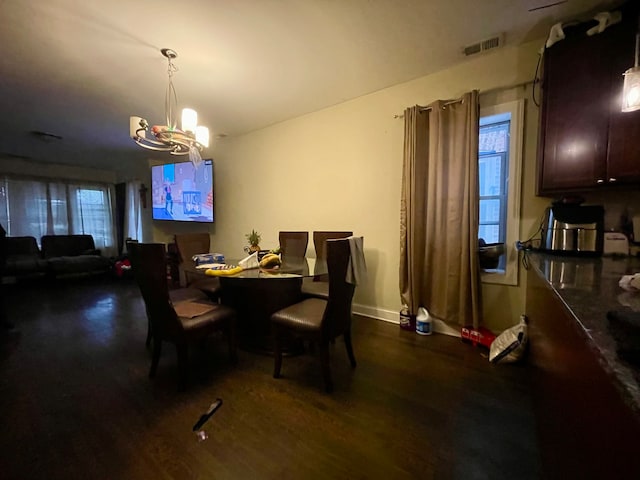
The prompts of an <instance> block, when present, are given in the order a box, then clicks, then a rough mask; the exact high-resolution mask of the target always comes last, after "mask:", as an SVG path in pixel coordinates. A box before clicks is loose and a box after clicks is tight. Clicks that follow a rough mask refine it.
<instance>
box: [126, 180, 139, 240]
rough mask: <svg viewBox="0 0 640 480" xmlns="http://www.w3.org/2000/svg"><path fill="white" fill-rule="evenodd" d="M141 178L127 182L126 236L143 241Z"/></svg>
mask: <svg viewBox="0 0 640 480" xmlns="http://www.w3.org/2000/svg"><path fill="white" fill-rule="evenodd" d="M139 185H140V181H139V180H135V181H132V182H127V190H126V198H125V207H124V212H125V213H124V238H125V240H126V239H127V238H130V239H132V240H138V241H139V242H143V241H144V240H143V238H142V210H141V205H140V193H139V192H138V188H139Z"/></svg>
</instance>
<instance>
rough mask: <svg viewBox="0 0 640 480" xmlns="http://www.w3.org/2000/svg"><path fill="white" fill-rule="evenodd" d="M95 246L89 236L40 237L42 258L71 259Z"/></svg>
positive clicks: (93, 248)
mask: <svg viewBox="0 0 640 480" xmlns="http://www.w3.org/2000/svg"><path fill="white" fill-rule="evenodd" d="M95 249H96V246H95V243H94V241H93V237H92V236H91V235H44V236H43V237H42V255H43V257H44V258H53V257H73V256H76V255H82V254H84V253H85V252H88V251H92V252H93V251H95Z"/></svg>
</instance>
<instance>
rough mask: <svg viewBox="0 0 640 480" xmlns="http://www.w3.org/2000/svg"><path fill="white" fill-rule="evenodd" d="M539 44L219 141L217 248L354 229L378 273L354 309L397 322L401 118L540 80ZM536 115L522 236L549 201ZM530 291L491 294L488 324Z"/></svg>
mask: <svg viewBox="0 0 640 480" xmlns="http://www.w3.org/2000/svg"><path fill="white" fill-rule="evenodd" d="M540 44H541V42H534V43H530V44H527V45H525V46H523V47H521V48H505V49H502V50H499V51H497V52H495V53H492V54H489V55H486V56H480V57H478V58H475V59H472V60H467V61H466V62H464V63H463V64H461V65H459V66H456V67H454V68H451V69H448V70H446V71H443V72H440V73H437V74H434V75H430V76H427V77H423V78H419V79H416V80H414V81H411V82H408V83H404V84H401V85H397V86H394V87H391V88H387V89H384V90H381V91H379V92H375V93H373V94H370V95H367V96H364V97H360V98H358V99H355V100H352V101H348V102H345V103H342V104H339V105H336V106H333V107H331V108H327V109H325V110H321V111H318V112H315V113H311V114H308V115H305V116H302V117H299V118H296V119H292V120H289V121H286V122H282V123H279V124H276V125H272V126H270V127H268V128H265V129H261V130H258V131H255V132H252V133H249V134H246V135H243V136H240V137H236V138H225V139H223V140H221V141H219V143H218V145H217V146H216V147H215V149H214V150H213V151H212V155H213V158H214V160H215V187H216V199H215V201H216V214H217V219H216V224H215V227H214V228H212V229H211V234H212V246H213V249H215V250H216V251H219V252H223V253H224V254H225V255H226V256H227V257H228V258H233V257H236V258H239V257H241V256H242V255H243V252H242V248H243V247H244V245H245V243H246V242H245V239H244V234H245V233H247V232H249V231H251V229H256V230H258V231H259V232H260V233H261V234H262V238H263V240H262V245H261V246H262V247H263V248H271V247H275V246H277V244H278V231H279V230H308V231H309V232H312V231H313V230H353V231H354V233H355V234H357V235H363V236H364V238H365V254H366V259H367V265H368V269H369V277H370V278H369V282H368V283H367V284H366V285H363V286H360V287H358V289H357V293H356V297H355V300H354V302H355V306H354V310H355V311H358V312H362V313H365V314H369V315H371V316H374V317H378V318H384V319H388V320H393V321H397V318H398V311H399V308H400V298H399V286H398V285H399V280H398V269H399V224H400V217H399V212H400V189H401V185H400V184H401V176H402V151H403V135H404V123H403V120H401V119H396V118H394V115H396V114H401V113H402V112H403V110H404V109H405V108H406V107H408V106H410V105H414V104H421V105H426V104H428V103H430V102H432V101H434V100H437V99H449V98H456V97H459V96H460V95H461V94H463V93H464V92H466V91H469V90H472V89H478V90H480V91H481V92H482V91H486V90H490V89H493V88H496V87H502V86H507V85H514V84H517V83H521V82H525V81H527V80H531V79H532V78H533V76H534V72H535V67H536V62H537V58H538V55H537V49H538V48H539V46H540ZM514 95H515V96H520V95H526V96H529V95H528V92H524V91H519V90H517V89H516V90H515V91H512V92H505V93H500V94H487V95H482V96H481V103H482V104H483V105H485V104H490V102H496V103H501V102H503V101H507V100H509V99H510V98H507V97H509V96H514ZM527 115H528V116H527V118H526V119H525V123H526V128H527V138H526V141H525V156H524V163H525V165H524V166H523V171H524V178H525V184H524V185H523V214H522V219H523V223H522V232H523V234H522V236H523V237H526V236H528V231H529V230H530V229H531V228H532V226H533V225H535V224H536V221H537V218H538V217H539V214H540V213H539V212H540V211H541V209H543V208H544V206H545V205H546V204H547V203H548V201H547V200H546V199H536V198H535V197H533V188H534V187H533V178H534V176H535V144H536V141H535V139H536V136H537V112H536V109H535V107H534V106H533V105H530V106H529V107H528V108H527ZM529 117H535V118H529ZM532 197H533V198H532ZM529 200H531V201H529ZM154 227H155V228H154V233H155V235H156V237H157V238H156V239H157V240H159V241H166V238H167V237H168V235H169V234H170V232H171V230H170V228H172V227H168V226H164V225H154ZM312 253H313V252H312ZM521 278H524V276H523V275H521ZM523 287H524V285H523V284H522V283H521V285H520V286H519V287H504V286H495V285H491V286H486V287H485V288H483V293H484V297H485V317H486V321H487V326H488V327H489V328H491V329H493V330H495V331H498V330H502V329H504V328H506V327H508V326H510V325H512V324H514V323H516V322H517V320H518V315H519V314H520V313H521V312H522V311H523V310H524V288H523ZM505 305H508V307H509V308H508V309H507V308H505Z"/></svg>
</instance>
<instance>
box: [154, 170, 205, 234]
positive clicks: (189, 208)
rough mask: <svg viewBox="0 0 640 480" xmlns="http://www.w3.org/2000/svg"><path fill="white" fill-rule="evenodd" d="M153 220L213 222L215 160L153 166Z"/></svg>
mask: <svg viewBox="0 0 640 480" xmlns="http://www.w3.org/2000/svg"><path fill="white" fill-rule="evenodd" d="M151 185H152V187H151V196H152V200H153V219H154V220H174V221H178V222H205V223H212V222H213V218H214V217H213V213H214V209H213V160H210V159H209V160H203V161H202V163H201V164H200V165H199V166H198V168H196V167H194V166H193V163H191V162H179V163H167V164H165V165H155V166H152V167H151Z"/></svg>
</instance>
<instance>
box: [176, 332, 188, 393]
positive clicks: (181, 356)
mask: <svg viewBox="0 0 640 480" xmlns="http://www.w3.org/2000/svg"><path fill="white" fill-rule="evenodd" d="M176 350H177V352H178V389H179V390H180V391H183V390H184V389H185V388H186V387H187V370H188V367H187V364H188V360H189V358H188V355H187V344H186V343H179V344H177V345H176Z"/></svg>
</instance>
